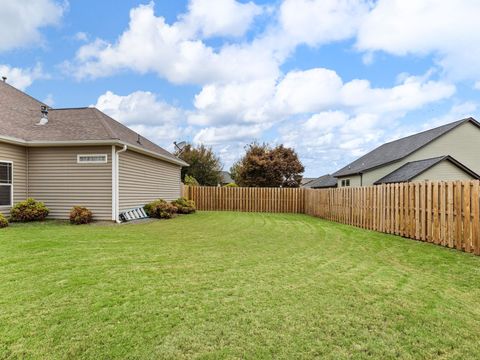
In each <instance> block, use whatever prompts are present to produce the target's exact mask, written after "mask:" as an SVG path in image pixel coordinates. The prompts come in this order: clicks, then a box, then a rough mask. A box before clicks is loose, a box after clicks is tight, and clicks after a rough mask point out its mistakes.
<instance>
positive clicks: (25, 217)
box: [10, 198, 49, 222]
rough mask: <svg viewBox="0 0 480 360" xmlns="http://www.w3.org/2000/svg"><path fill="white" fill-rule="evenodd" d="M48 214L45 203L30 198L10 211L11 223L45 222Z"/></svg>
mask: <svg viewBox="0 0 480 360" xmlns="http://www.w3.org/2000/svg"><path fill="white" fill-rule="evenodd" d="M48 213H49V210H48V208H47V207H46V206H45V204H44V203H43V202H41V201H37V200H35V199H32V198H28V199H27V200H25V201H22V202H19V203H18V204H16V205H15V206H14V207H12V210H10V221H13V222H15V221H18V222H29V221H42V220H45V218H46V217H47V215H48Z"/></svg>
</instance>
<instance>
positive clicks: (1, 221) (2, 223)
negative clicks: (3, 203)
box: [0, 213, 8, 229]
mask: <svg viewBox="0 0 480 360" xmlns="http://www.w3.org/2000/svg"><path fill="white" fill-rule="evenodd" d="M7 226H8V220H7V218H6V217H5V216H3V214H2V213H0V229H3V228H6V227H7Z"/></svg>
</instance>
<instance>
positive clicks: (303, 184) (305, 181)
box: [300, 177, 316, 187]
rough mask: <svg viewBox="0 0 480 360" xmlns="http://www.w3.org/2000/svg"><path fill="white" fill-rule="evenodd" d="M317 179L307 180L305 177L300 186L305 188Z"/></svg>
mask: <svg viewBox="0 0 480 360" xmlns="http://www.w3.org/2000/svg"><path fill="white" fill-rule="evenodd" d="M315 179H316V178H307V177H304V178H302V181H301V182H300V186H303V187H305V186H306V185H307V184H308V183H309V182H311V181H313V180H315Z"/></svg>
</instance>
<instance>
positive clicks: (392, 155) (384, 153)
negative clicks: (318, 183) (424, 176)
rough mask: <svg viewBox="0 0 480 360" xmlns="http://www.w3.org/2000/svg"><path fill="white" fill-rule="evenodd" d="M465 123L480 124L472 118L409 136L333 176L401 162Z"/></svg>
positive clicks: (388, 144) (376, 151)
mask: <svg viewBox="0 0 480 360" xmlns="http://www.w3.org/2000/svg"><path fill="white" fill-rule="evenodd" d="M466 122H471V123H472V124H474V125H476V126H478V127H480V123H478V122H477V121H476V120H475V119H474V118H471V117H470V118H466V119H462V120H459V121H455V122H452V123H450V124H446V125H443V126H439V127H437V128H434V129H431V130H427V131H423V132H421V133H418V134H414V135H410V136H407V137H405V138H402V139H398V140H395V141H392V142H389V143H386V144H383V145H381V146H379V147H377V148H376V149H374V150H372V151H370V152H369V153H368V154H365V155H364V156H362V157H361V158H359V159H357V160H355V161H354V162H352V163H350V164H349V165H347V166H345V167H343V168H342V169H340V170H338V171H337V172H336V173H334V174H333V175H334V176H336V177H341V176H347V175H353V174H361V173H363V172H365V171H367V170H371V169H374V168H377V167H380V166H383V165H386V164H389V163H392V162H395V161H398V160H401V159H403V158H405V157H406V156H408V155H410V154H411V153H413V152H415V151H417V150H419V149H420V148H422V147H424V146H425V145H427V144H428V143H430V142H432V141H433V140H435V139H437V138H439V137H440V136H442V135H444V134H446V133H448V132H449V131H451V130H453V129H455V128H456V127H457V126H459V125H462V124H464V123H466Z"/></svg>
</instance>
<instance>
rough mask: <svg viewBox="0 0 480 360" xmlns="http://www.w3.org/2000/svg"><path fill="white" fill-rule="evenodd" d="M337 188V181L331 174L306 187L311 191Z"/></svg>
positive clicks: (311, 182) (313, 181)
mask: <svg viewBox="0 0 480 360" xmlns="http://www.w3.org/2000/svg"><path fill="white" fill-rule="evenodd" d="M336 186H337V179H336V178H335V177H334V176H333V175H330V174H327V175H323V176H320V177H319V178H317V179H315V180H312V181H310V182H309V183H308V184H307V185H306V186H305V187H307V188H311V189H321V188H331V187H336Z"/></svg>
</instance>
